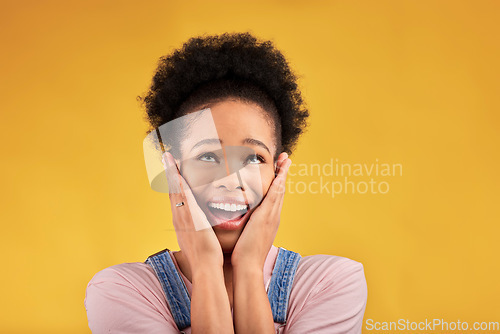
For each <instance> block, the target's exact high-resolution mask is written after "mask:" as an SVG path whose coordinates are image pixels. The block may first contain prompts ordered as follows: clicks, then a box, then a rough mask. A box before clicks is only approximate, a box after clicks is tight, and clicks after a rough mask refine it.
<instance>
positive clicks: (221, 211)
mask: <svg viewBox="0 0 500 334" xmlns="http://www.w3.org/2000/svg"><path fill="white" fill-rule="evenodd" d="M208 209H209V210H210V212H211V213H212V214H213V215H214V216H215V217H216V218H218V219H220V220H222V221H231V220H238V219H240V218H241V217H243V216H244V215H245V214H246V213H247V211H248V205H246V204H234V203H233V204H230V203H213V202H209V203H208Z"/></svg>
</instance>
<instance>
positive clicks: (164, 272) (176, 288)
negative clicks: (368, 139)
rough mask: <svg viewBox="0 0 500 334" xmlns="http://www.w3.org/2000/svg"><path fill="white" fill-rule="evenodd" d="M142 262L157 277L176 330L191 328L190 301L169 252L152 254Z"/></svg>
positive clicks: (165, 250) (166, 250)
mask: <svg viewBox="0 0 500 334" xmlns="http://www.w3.org/2000/svg"><path fill="white" fill-rule="evenodd" d="M144 262H145V263H147V264H149V265H150V266H151V267H153V269H154V271H155V273H156V276H158V279H159V280H160V283H161V286H162V288H163V292H164V293H165V297H166V299H167V303H168V306H169V307H170V311H171V313H172V316H173V318H174V321H175V323H176V325H177V328H179V330H180V331H182V329H184V328H186V327H189V326H191V299H190V298H189V293H188V290H187V288H186V285H185V284H184V281H183V280H182V278H181V277H180V275H179V273H178V272H177V268H176V267H175V264H174V261H173V260H172V258H171V257H170V254H169V250H168V249H164V250H162V251H160V252H158V253H156V254H153V255H151V256H149V257H148V258H147V259H146V261H144Z"/></svg>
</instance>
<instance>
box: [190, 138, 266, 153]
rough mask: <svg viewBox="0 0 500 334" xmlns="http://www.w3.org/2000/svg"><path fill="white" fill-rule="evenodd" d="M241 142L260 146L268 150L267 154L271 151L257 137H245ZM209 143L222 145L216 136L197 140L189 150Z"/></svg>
mask: <svg viewBox="0 0 500 334" xmlns="http://www.w3.org/2000/svg"><path fill="white" fill-rule="evenodd" d="M242 143H243V144H249V145H254V146H260V147H262V148H264V149H265V150H266V151H267V152H269V154H271V151H270V150H269V148H268V147H267V146H266V144H264V143H263V142H261V141H260V140H258V139H255V138H245V139H243V140H242ZM209 144H220V145H222V140H221V139H218V138H209V139H203V140H200V141H199V142H197V143H196V144H195V145H194V146H193V147H192V148H191V151H192V150H194V149H195V148H197V147H198V146H201V145H209Z"/></svg>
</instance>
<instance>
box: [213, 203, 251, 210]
mask: <svg viewBox="0 0 500 334" xmlns="http://www.w3.org/2000/svg"><path fill="white" fill-rule="evenodd" d="M208 206H210V207H212V208H216V209H221V210H224V211H239V210H244V209H246V208H247V206H246V205H240V204H229V203H209V204H208Z"/></svg>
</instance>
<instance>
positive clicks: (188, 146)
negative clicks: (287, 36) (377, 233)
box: [85, 33, 367, 334]
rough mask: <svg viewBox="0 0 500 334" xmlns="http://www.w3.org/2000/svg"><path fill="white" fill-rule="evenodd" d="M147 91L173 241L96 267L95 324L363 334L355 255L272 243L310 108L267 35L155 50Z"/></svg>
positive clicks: (362, 291)
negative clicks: (141, 257) (138, 258)
mask: <svg viewBox="0 0 500 334" xmlns="http://www.w3.org/2000/svg"><path fill="white" fill-rule="evenodd" d="M142 100H143V102H144V104H145V106H146V110H147V118H148V121H149V123H150V125H151V129H150V130H158V131H156V133H158V134H159V135H160V136H159V137H161V140H159V141H158V142H161V149H162V150H165V147H166V149H167V150H168V152H164V154H163V159H164V160H163V162H164V167H165V170H166V174H165V175H167V179H168V186H169V196H170V203H171V210H172V217H173V224H174V227H175V230H176V235H177V240H178V244H179V247H180V250H179V251H173V252H172V251H170V250H168V249H165V250H163V251H161V252H158V253H156V254H153V255H151V256H150V257H148V259H147V260H146V261H145V262H135V263H122V264H118V265H114V266H111V267H109V268H106V269H103V270H101V271H100V272H98V273H97V274H96V275H94V277H93V278H92V280H91V281H90V282H89V284H88V285H87V290H86V297H85V307H86V310H87V316H88V320H89V327H90V328H91V329H92V331H93V333H94V334H95V333H108V332H115V333H179V332H181V331H182V332H184V333H361V326H362V320H363V315H364V310H365V306H366V296H367V291H366V281H365V277H364V271H363V266H362V264H361V263H358V262H356V261H353V260H350V259H348V258H344V257H338V256H332V255H322V254H321V255H312V256H304V257H301V256H300V255H299V254H298V253H295V252H292V251H288V250H286V249H285V248H283V247H276V246H274V245H273V242H274V238H275V236H276V233H277V230H278V226H279V223H280V213H281V208H282V204H283V197H284V193H285V191H284V189H285V180H286V175H287V172H288V168H289V166H290V164H291V160H290V159H289V158H288V155H289V154H291V153H292V151H293V148H294V147H295V144H296V142H297V139H298V137H299V136H300V134H301V133H302V132H303V129H304V128H305V126H306V120H307V117H308V115H309V113H308V111H307V109H306V108H305V107H304V103H303V101H302V98H301V94H300V91H299V90H298V87H297V84H296V76H295V75H294V74H293V72H292V71H291V70H290V69H289V67H288V64H287V62H286V60H285V58H284V57H283V55H282V54H281V53H280V52H279V51H278V50H277V49H275V48H274V46H273V45H272V43H271V42H269V41H264V42H261V41H258V40H257V39H256V38H255V37H253V36H252V35H251V34H249V33H239V34H238V33H235V34H222V35H220V36H203V37H197V38H191V39H190V40H189V41H188V42H187V43H185V44H184V46H183V48H182V49H180V50H176V51H175V52H173V53H172V54H171V55H169V56H166V57H162V58H161V60H160V63H159V66H158V69H157V71H156V74H155V76H154V78H153V82H152V85H151V88H150V90H149V92H148V93H147V94H146V96H145V97H144V98H142ZM167 124H170V125H172V124H175V126H170V127H169V126H168V125H167ZM178 124H182V125H183V126H185V129H184V130H179V126H178ZM165 126H166V127H165ZM166 128H169V129H170V130H169V131H164V130H165V129H166ZM162 130H163V131H162ZM148 132H149V131H148Z"/></svg>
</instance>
